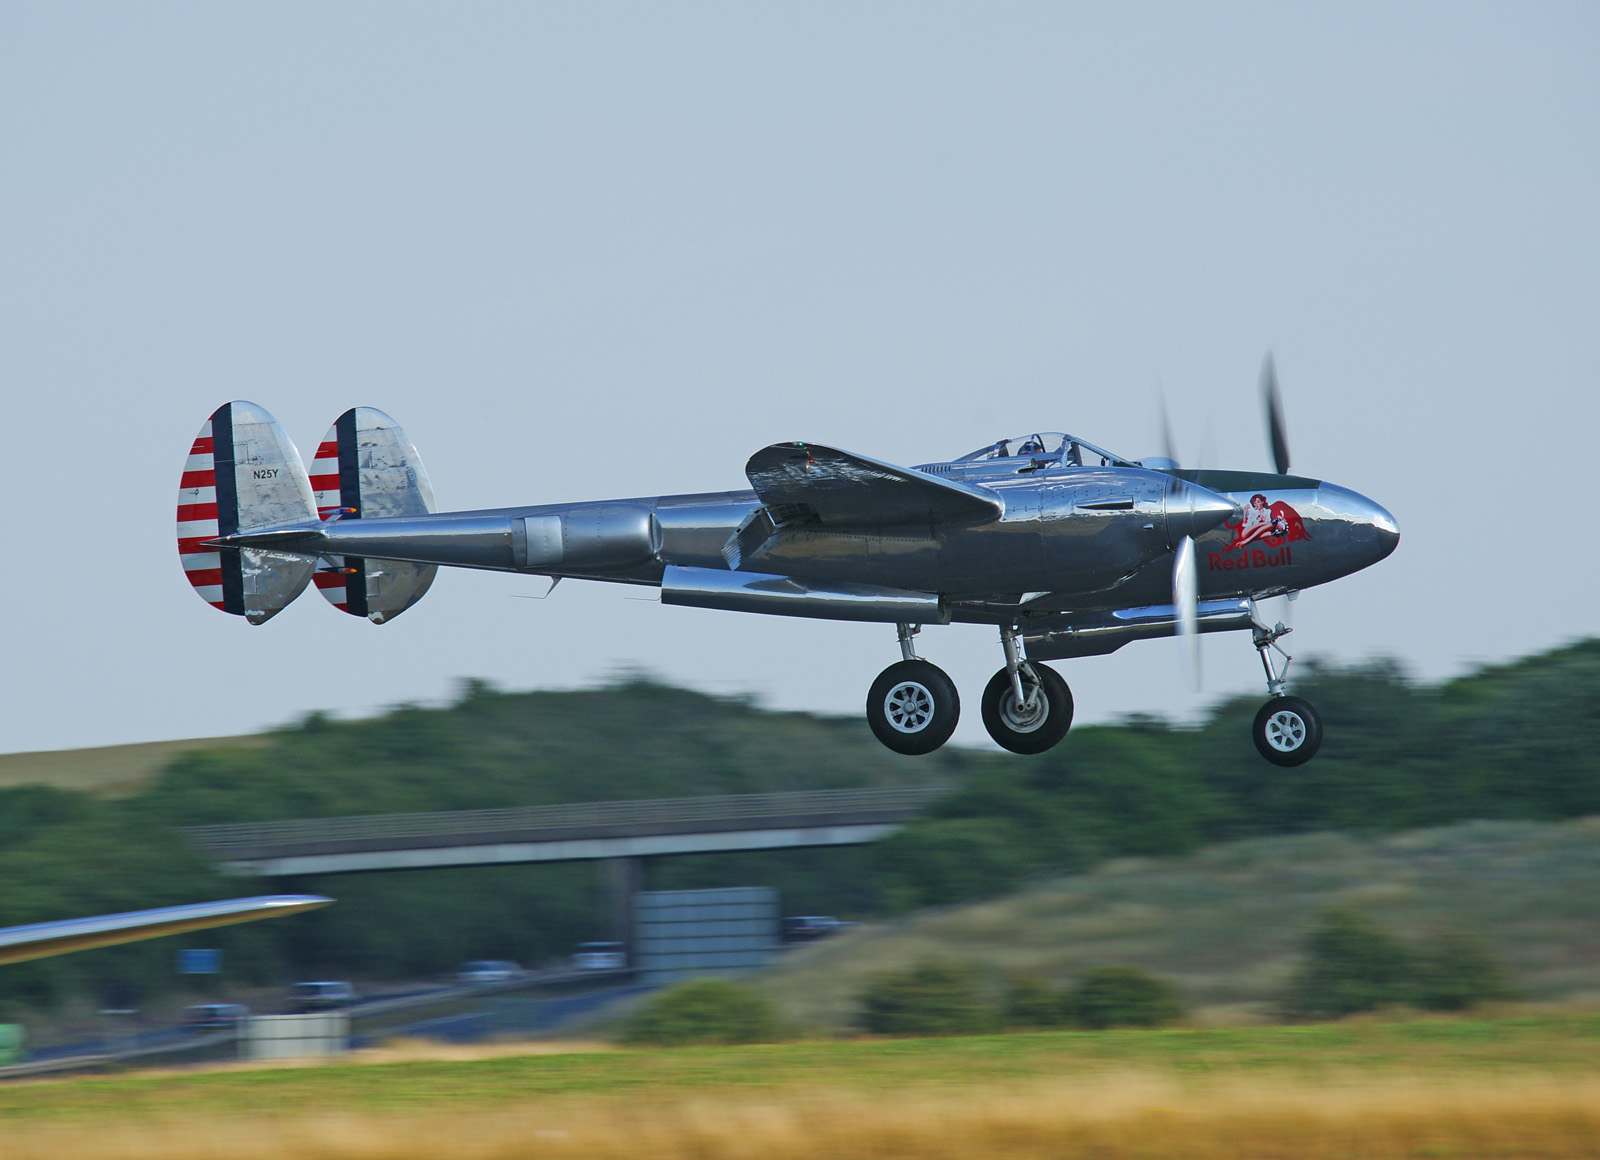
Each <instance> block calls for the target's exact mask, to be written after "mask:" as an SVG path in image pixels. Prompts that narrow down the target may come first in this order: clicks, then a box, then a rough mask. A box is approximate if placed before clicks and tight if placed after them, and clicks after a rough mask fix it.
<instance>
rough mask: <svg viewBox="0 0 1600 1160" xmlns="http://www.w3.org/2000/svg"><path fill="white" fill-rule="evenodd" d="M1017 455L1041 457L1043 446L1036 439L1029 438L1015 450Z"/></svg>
mask: <svg viewBox="0 0 1600 1160" xmlns="http://www.w3.org/2000/svg"><path fill="white" fill-rule="evenodd" d="M1017 454H1018V455H1043V454H1044V444H1043V443H1042V442H1040V440H1039V439H1038V438H1037V437H1029V438H1028V439H1026V440H1024V441H1023V444H1022V446H1021V447H1019V448H1017Z"/></svg>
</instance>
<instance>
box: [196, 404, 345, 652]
mask: <svg viewBox="0 0 1600 1160" xmlns="http://www.w3.org/2000/svg"><path fill="white" fill-rule="evenodd" d="M314 518H315V510H314V508H313V507H312V502H311V483H310V481H309V480H308V479H307V477H306V469H305V465H304V464H303V463H301V461H300V452H299V451H298V450H297V449H296V448H295V445H294V443H293V442H292V441H291V440H290V439H289V437H288V436H287V435H285V434H284V432H283V428H282V427H280V426H278V421H277V420H276V419H274V418H273V417H272V416H271V415H270V414H268V413H267V412H266V410H265V409H264V408H262V407H258V406H256V404H254V403H246V402H243V401H236V402H232V403H224V404H223V405H222V406H220V407H218V408H217V409H216V411H215V412H213V413H212V415H211V418H209V419H207V420H206V422H205V424H204V425H203V426H202V427H201V428H200V433H199V435H197V436H196V437H195V440H194V442H193V444H191V445H190V448H189V458H188V461H187V462H186V463H185V464H184V469H183V478H182V480H181V481H180V482H179V484H178V558H179V560H180V561H181V562H182V564H183V570H184V574H185V575H186V576H187V577H188V579H189V583H190V584H191V585H193V586H194V590H195V591H196V592H198V593H199V594H200V598H201V599H202V600H204V601H206V602H207V603H208V604H210V605H212V606H213V607H215V608H220V609H221V610H222V611H224V612H228V613H231V614H233V615H234V616H242V617H244V618H245V619H246V620H248V621H249V622H250V623H251V624H261V623H262V622H263V621H266V620H268V619H270V618H271V617H272V616H274V615H275V614H276V613H278V612H280V611H282V609H283V608H285V607H286V606H287V605H288V604H289V602H290V601H291V600H293V599H294V598H295V597H296V596H298V595H300V593H301V592H303V591H304V590H305V587H306V584H307V583H308V582H309V581H310V579H311V572H312V567H313V564H312V562H311V561H310V560H307V559H305V558H303V557H300V556H292V555H284V554H280V553H277V552H272V551H269V550H266V549H258V548H248V549H243V550H239V551H217V550H216V549H215V548H211V547H207V546H206V544H205V541H207V540H214V539H217V538H218V537H220V536H231V535H235V534H237V533H240V532H250V531H254V530H256V529H260V528H270V527H277V526H280V525H283V524H293V523H301V522H304V521H306V520H311V519H314Z"/></svg>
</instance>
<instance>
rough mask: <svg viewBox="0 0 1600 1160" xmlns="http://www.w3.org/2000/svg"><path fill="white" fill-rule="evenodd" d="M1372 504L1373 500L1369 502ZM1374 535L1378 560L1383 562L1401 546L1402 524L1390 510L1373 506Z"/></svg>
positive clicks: (1376, 505)
mask: <svg viewBox="0 0 1600 1160" xmlns="http://www.w3.org/2000/svg"><path fill="white" fill-rule="evenodd" d="M1367 502H1368V503H1372V501H1371V500H1368V501H1367ZM1372 535H1373V540H1374V542H1375V543H1376V545H1377V549H1378V559H1379V560H1382V559H1383V558H1384V557H1386V556H1387V555H1388V554H1389V553H1390V552H1392V551H1394V550H1395V548H1397V547H1398V546H1399V544H1400V524H1399V523H1398V522H1397V521H1396V520H1395V518H1394V517H1393V516H1392V515H1390V514H1389V512H1388V509H1387V508H1384V507H1381V506H1379V505H1378V504H1375V503H1374V504H1372Z"/></svg>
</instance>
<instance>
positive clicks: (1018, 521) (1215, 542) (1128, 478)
mask: <svg viewBox="0 0 1600 1160" xmlns="http://www.w3.org/2000/svg"><path fill="white" fill-rule="evenodd" d="M917 470H918V471H920V472H921V473H924V474H926V475H928V476H933V477H936V478H945V479H950V480H953V481H956V482H958V483H962V484H970V485H975V486H976V487H978V488H981V489H984V491H985V493H986V494H991V493H992V495H993V496H997V497H998V498H999V500H1000V504H999V505H998V506H999V509H1000V510H999V513H998V514H997V515H995V516H994V517H993V518H986V519H980V520H976V521H973V522H950V521H941V520H939V519H937V518H929V519H923V520H911V521H907V522H901V523H894V524H888V525H884V524H882V523H877V524H872V525H864V526H859V527H852V526H850V525H849V524H848V523H844V524H840V523H839V522H837V521H835V522H832V523H820V522H817V521H811V522H806V521H798V522H789V523H784V522H781V521H777V522H774V521H773V520H772V519H771V518H769V513H768V512H767V510H766V509H765V508H764V506H763V504H762V501H761V499H760V498H759V497H758V495H757V493H756V492H755V491H753V490H741V491H728V492H712V493H702V494H694V495H672V496H658V497H645V498H631V499H621V500H609V501H599V502H594V503H583V504H564V505H535V506H528V507H514V508H498V509H493V510H488V511H475V512H457V513H440V514H437V515H426V516H411V517H399V518H381V519H359V520H344V521H339V522H336V523H332V524H328V525H324V526H314V527H310V528H307V527H300V528H288V527H285V528H282V529H276V530H273V531H270V532H267V533H263V534H262V535H260V536H257V537H253V538H252V542H253V543H254V544H255V545H256V546H258V547H263V548H269V547H270V548H274V549H277V550H280V551H287V552H293V553H296V554H313V553H315V554H327V553H330V552H338V553H341V554H343V555H347V556H353V557H354V556H359V557H369V558H382V559H394V560H409V561H414V562H418V563H433V564H441V565H447V566H457V567H468V568H487V569H495V570H501V571H513V572H526V573H530V574H536V575H542V576H551V577H572V578H581V579H588V580H602V581H610V582H617V583H627V584H643V585H656V586H660V587H662V589H663V595H662V599H663V601H664V602H667V603H682V604H699V605H701V606H704V607H726V608H737V609H745V610H750V611H764V612H765V611H771V612H778V613H782V614H789V615H801V616H820V617H827V618H841V619H858V620H879V621H912V622H923V623H926V622H935V623H937V622H948V621H951V620H956V621H966V622H976V623H990V624H1002V625H1004V624H1017V625H1021V626H1023V627H1025V628H1026V629H1028V630H1029V631H1030V632H1035V633H1037V632H1049V631H1054V630H1056V629H1066V630H1070V629H1071V627H1072V626H1073V625H1074V624H1075V623H1078V622H1082V623H1086V624H1087V623H1090V622H1091V621H1093V619H1094V616H1095V615H1096V614H1109V613H1112V612H1115V611H1117V610H1130V609H1132V610H1138V611H1146V612H1147V611H1149V610H1150V609H1151V608H1159V607H1160V606H1170V604H1171V601H1172V550H1173V548H1174V547H1175V545H1176V542H1177V540H1178V539H1179V538H1180V537H1181V536H1183V535H1191V534H1192V535H1193V536H1194V538H1195V541H1196V548H1197V555H1196V559H1197V563H1198V568H1199V596H1200V599H1201V600H1202V601H1205V602H1218V601H1230V600H1231V601H1240V600H1251V599H1257V598H1262V597H1267V596H1273V595H1278V594H1281V593H1285V592H1290V591H1294V590H1299V589H1304V588H1309V587H1312V586H1314V585H1317V584H1324V583H1327V582H1328V581H1330V580H1335V579H1338V578H1339V577H1341V576H1346V575H1349V574H1350V573H1352V572H1355V571H1357V570H1359V569H1361V568H1365V567H1367V566H1368V565H1370V564H1373V563H1376V562H1377V561H1378V560H1381V559H1383V558H1384V557H1385V556H1387V555H1388V554H1389V553H1390V552H1391V551H1393V549H1394V546H1395V543H1396V542H1397V540H1398V529H1397V528H1396V525H1395V521H1394V519H1393V518H1392V517H1391V516H1390V515H1389V513H1388V512H1387V511H1385V510H1384V509H1383V508H1382V507H1380V506H1379V505H1377V504H1376V503H1374V502H1372V501H1371V500H1369V499H1366V498H1365V497H1363V496H1361V495H1358V494H1356V493H1355V492H1353V491H1349V490H1347V489H1345V488H1341V487H1337V486H1335V485H1332V484H1328V483H1322V482H1320V481H1317V480H1313V479H1306V478H1301V477H1295V476H1282V475H1274V474H1269V473H1261V472H1204V471H1201V472H1193V471H1189V472H1176V471H1170V470H1154V469H1146V468H1143V467H1130V466H1093V467H1078V466H1057V465H1047V466H1042V467H1033V466H1030V465H1029V464H1027V463H1026V462H1025V461H1019V460H1016V459H1011V460H1004V459H1002V460H998V461H996V460H988V461H982V462H976V463H965V462H955V463H936V464H927V465H924V466H923V467H921V468H919V469H917ZM1185 481H1187V483H1189V484H1193V485H1197V487H1195V488H1194V489H1191V490H1192V493H1193V494H1202V493H1203V494H1205V495H1207V496H1210V497H1211V501H1212V509H1213V510H1212V512H1211V513H1210V514H1208V516H1207V518H1206V520H1204V521H1197V520H1194V519H1193V518H1192V517H1185V515H1184V513H1183V511H1182V510H1180V509H1181V504H1180V503H1179V502H1177V500H1176V499H1175V497H1176V496H1178V495H1179V493H1180V492H1182V491H1184V490H1185ZM1263 495H1264V496H1266V497H1268V498H1269V499H1270V501H1271V502H1272V503H1274V504H1282V505H1287V508H1288V509H1290V510H1292V512H1293V513H1294V515H1295V516H1296V517H1297V523H1296V529H1295V532H1294V534H1293V536H1292V537H1284V536H1280V537H1263V538H1257V539H1255V540H1253V541H1252V542H1250V543H1246V544H1244V545H1242V546H1239V547H1234V546H1232V545H1234V544H1235V543H1236V542H1237V541H1238V540H1239V538H1240V532H1239V525H1240V524H1241V522H1242V521H1243V520H1244V518H1245V514H1246V513H1247V511H1248V509H1249V508H1250V506H1251V500H1252V497H1254V496H1263ZM1218 496H1221V497H1225V500H1226V502H1221V501H1219V500H1218V498H1217V497H1218ZM1190 502H1192V501H1190ZM1229 506H1231V507H1232V508H1234V509H1235V511H1234V518H1232V519H1226V520H1224V517H1223V515H1222V514H1221V513H1222V512H1223V511H1224V510H1225V509H1226V508H1228V507H1229ZM1186 518H1187V519H1188V521H1189V522H1185V521H1186ZM763 521H765V522H763ZM718 593H722V594H724V595H718ZM1242 626H1243V625H1242V624H1232V623H1230V624H1227V625H1222V624H1220V623H1219V624H1218V625H1217V626H1216V627H1242Z"/></svg>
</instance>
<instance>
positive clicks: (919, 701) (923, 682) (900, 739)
mask: <svg viewBox="0 0 1600 1160" xmlns="http://www.w3.org/2000/svg"><path fill="white" fill-rule="evenodd" d="M960 719H961V697H960V695H959V694H958V693H957V692H956V686H955V682H953V681H952V680H951V679H950V678H949V677H948V676H946V675H945V671H944V670H943V669H941V668H940V667H939V666H938V665H930V664H929V663H928V662H927V661H901V662H900V663H899V664H893V665H890V666H889V667H888V668H886V669H884V670H883V672H881V673H879V674H878V679H877V680H875V681H873V682H872V688H871V690H870V691H869V692H868V693H867V724H868V725H870V726H871V727H872V733H873V735H874V736H875V737H877V739H878V740H879V741H881V742H883V743H884V744H885V745H887V746H888V747H889V748H890V749H892V750H894V751H895V752H896V753H908V754H912V755H915V754H919V753H932V752H933V751H934V750H935V749H937V748H939V746H941V745H943V744H944V743H945V742H946V741H949V740H950V734H952V733H954V732H955V731H956V722H957V721H958V720H960Z"/></svg>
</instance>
